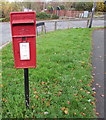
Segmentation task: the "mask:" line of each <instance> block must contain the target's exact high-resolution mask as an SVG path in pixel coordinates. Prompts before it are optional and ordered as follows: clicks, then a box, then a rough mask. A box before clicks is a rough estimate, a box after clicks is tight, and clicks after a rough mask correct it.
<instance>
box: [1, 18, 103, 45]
mask: <svg viewBox="0 0 106 120" xmlns="http://www.w3.org/2000/svg"><path fill="white" fill-rule="evenodd" d="M56 21H58V20H54V21H51V20H50V21H45V26H46V31H47V32H48V31H54V29H55V22H56ZM39 22H40V21H39ZM0 26H2V29H0V42H1V44H0V46H2V45H4V44H5V43H7V42H9V41H11V30H10V23H9V22H2V23H0ZM86 26H87V20H83V21H81V20H80V21H77V20H76V21H75V20H73V21H72V20H70V21H67V20H62V21H58V22H57V29H67V28H79V27H81V28H85V27H86ZM92 27H104V20H94V21H93V24H92ZM40 31H41V27H39V28H38V32H40Z"/></svg>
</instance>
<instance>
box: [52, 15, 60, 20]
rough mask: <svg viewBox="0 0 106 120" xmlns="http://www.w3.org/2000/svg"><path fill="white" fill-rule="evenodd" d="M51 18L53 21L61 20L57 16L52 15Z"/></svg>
mask: <svg viewBox="0 0 106 120" xmlns="http://www.w3.org/2000/svg"><path fill="white" fill-rule="evenodd" d="M51 18H52V19H59V16H57V15H52V17H51Z"/></svg>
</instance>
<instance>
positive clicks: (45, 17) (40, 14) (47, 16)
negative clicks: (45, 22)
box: [36, 12, 51, 19]
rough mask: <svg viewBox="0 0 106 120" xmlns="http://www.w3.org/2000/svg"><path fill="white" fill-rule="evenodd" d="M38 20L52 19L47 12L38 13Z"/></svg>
mask: <svg viewBox="0 0 106 120" xmlns="http://www.w3.org/2000/svg"><path fill="white" fill-rule="evenodd" d="M36 17H37V19H50V18H51V15H50V14H47V13H45V12H41V13H37V14H36Z"/></svg>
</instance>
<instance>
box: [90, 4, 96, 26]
mask: <svg viewBox="0 0 106 120" xmlns="http://www.w3.org/2000/svg"><path fill="white" fill-rule="evenodd" d="M95 8H96V2H94V3H93V8H92V16H91V20H90V24H89V28H91V27H92V21H93V16H94V12H95Z"/></svg>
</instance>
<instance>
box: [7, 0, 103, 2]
mask: <svg viewBox="0 0 106 120" xmlns="http://www.w3.org/2000/svg"><path fill="white" fill-rule="evenodd" d="M8 1H9V2H20V1H23V0H8ZM24 1H25V2H39V1H41V2H45V1H46V2H47V1H51V0H24ZM52 1H53V0H52ZM54 1H55V2H104V1H105V0H54Z"/></svg>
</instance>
